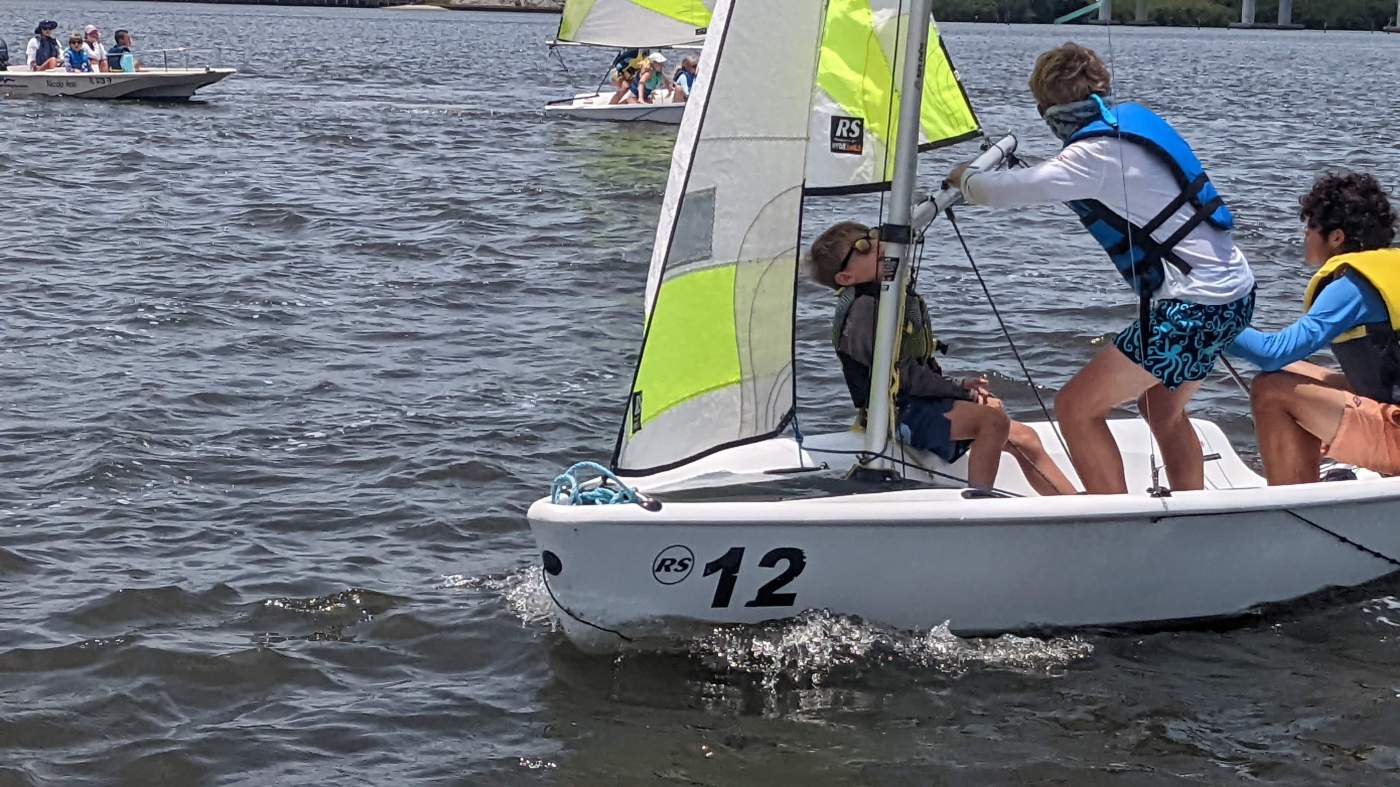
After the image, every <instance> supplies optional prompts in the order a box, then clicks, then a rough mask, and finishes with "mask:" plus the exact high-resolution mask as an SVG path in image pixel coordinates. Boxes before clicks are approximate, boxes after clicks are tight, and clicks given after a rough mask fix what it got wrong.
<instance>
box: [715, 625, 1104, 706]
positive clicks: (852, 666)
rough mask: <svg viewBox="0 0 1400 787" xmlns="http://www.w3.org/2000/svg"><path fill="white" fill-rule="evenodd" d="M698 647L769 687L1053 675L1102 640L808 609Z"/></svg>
mask: <svg viewBox="0 0 1400 787" xmlns="http://www.w3.org/2000/svg"><path fill="white" fill-rule="evenodd" d="M690 650H691V654H692V655H694V656H695V657H697V658H699V659H700V660H701V661H703V662H704V663H705V664H706V665H707V666H708V667H709V668H711V669H714V670H717V671H733V672H742V673H750V674H754V675H756V676H758V677H759V678H761V680H762V682H763V684H764V686H765V687H766V688H769V689H776V688H778V687H779V686H781V685H785V684H793V685H798V686H806V685H810V686H819V685H821V684H823V683H826V682H829V681H831V680H833V679H850V678H858V677H860V676H861V675H863V674H864V673H866V672H868V671H870V670H872V669H875V668H880V667H890V666H893V667H896V668H901V669H905V670H908V669H913V670H920V671H934V672H938V673H940V674H944V675H952V676H958V675H963V674H966V673H967V672H969V671H972V670H976V669H992V670H1010V671H1015V672H1024V673H1038V674H1052V673H1055V672H1057V671H1058V670H1060V669H1062V668H1064V667H1066V666H1068V665H1069V664H1071V663H1073V662H1076V661H1079V660H1081V659H1085V658H1088V656H1089V655H1090V654H1091V653H1093V651H1094V646H1093V645H1091V644H1089V643H1088V642H1086V641H1084V640H1083V639H1081V638H1079V637H1069V638H1058V637H1057V638H1053V639H1038V638H1036V637H1022V636H1015V635H1011V634H1005V635H1002V636H999V637H994V638H963V637H959V636H957V635H955V634H953V633H952V632H951V631H950V630H949V628H948V622H946V621H945V622H944V623H942V624H940V625H938V626H935V627H933V628H932V629H929V630H927V631H923V632H906V631H899V630H896V629H891V628H887V627H883V626H877V625H874V624H871V623H866V622H865V621H863V620H861V619H859V618H856V617H852V616H848V615H837V614H834V613H831V612H829V611H826V610H808V611H807V612H804V613H803V614H801V615H799V616H797V617H795V618H790V619H787V620H782V621H774V622H771V623H766V624H762V625H758V626H723V627H719V628H716V629H714V630H713V631H712V632H711V633H710V634H708V635H706V636H703V637H700V638H699V639H697V640H696V641H695V642H694V643H693V644H692V645H691V649H690Z"/></svg>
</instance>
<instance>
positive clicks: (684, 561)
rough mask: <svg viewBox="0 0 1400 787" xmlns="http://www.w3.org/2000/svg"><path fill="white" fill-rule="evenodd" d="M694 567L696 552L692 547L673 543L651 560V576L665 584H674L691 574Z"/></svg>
mask: <svg viewBox="0 0 1400 787" xmlns="http://www.w3.org/2000/svg"><path fill="white" fill-rule="evenodd" d="M694 568H695V553H694V552H691V551H690V547H685V546H681V545H680V544H672V545H671V546H669V547H666V548H665V549H663V550H661V551H660V552H658V553H657V554H656V557H655V558H654V559H653V560H652V561H651V576H652V578H653V579H655V580H656V581H657V582H660V583H661V584H663V585H674V584H676V583H677V582H680V581H682V580H684V579H685V578H686V577H688V576H690V572H691V570H692V569H694Z"/></svg>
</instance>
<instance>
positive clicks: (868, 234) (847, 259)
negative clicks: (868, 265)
mask: <svg viewBox="0 0 1400 787" xmlns="http://www.w3.org/2000/svg"><path fill="white" fill-rule="evenodd" d="M879 238H880V230H878V229H868V230H866V231H865V234H864V235H862V236H861V237H859V238H856V239H855V242H854V243H852V244H851V248H850V249H849V250H847V252H846V256H844V257H842V258H841V264H840V265H838V266H837V267H836V272H837V273H840V272H841V271H844V270H845V269H846V266H847V265H850V264H851V257H853V256H855V253H856V252H860V253H861V254H864V253H866V252H867V251H870V249H871V248H872V243H871V241H873V240H879Z"/></svg>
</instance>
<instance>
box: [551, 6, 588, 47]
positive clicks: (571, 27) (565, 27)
mask: <svg viewBox="0 0 1400 787" xmlns="http://www.w3.org/2000/svg"><path fill="white" fill-rule="evenodd" d="M596 2H597V0H564V13H563V16H562V17H560V19H559V35H558V39H559V40H560V41H577V40H578V31H579V28H580V27H582V26H583V21H584V20H585V19H587V18H588V12H589V11H592V10H593V4H594V3H596Z"/></svg>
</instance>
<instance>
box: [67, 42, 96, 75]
mask: <svg viewBox="0 0 1400 787" xmlns="http://www.w3.org/2000/svg"><path fill="white" fill-rule="evenodd" d="M63 68H64V70H66V71H77V72H82V73H90V72H93V71H96V70H97V67H96V66H95V65H94V64H93V62H92V58H90V57H88V49H87V45H86V44H84V43H83V37H82V36H80V35H78V34H77V33H74V34H73V35H71V36H69V37H68V48H67V49H65V50H63Z"/></svg>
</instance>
